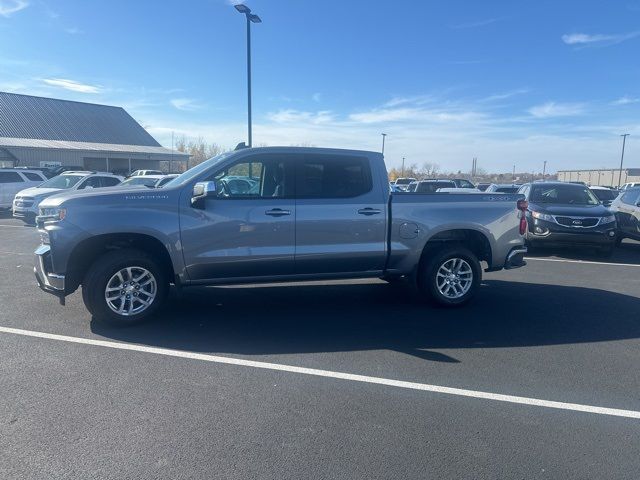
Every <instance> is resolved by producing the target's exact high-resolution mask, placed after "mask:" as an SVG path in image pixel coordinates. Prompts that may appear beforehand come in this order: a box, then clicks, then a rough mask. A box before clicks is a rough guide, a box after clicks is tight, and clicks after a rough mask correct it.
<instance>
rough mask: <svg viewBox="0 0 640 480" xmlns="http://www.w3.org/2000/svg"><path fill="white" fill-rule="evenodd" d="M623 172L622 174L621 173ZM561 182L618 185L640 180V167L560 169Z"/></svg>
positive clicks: (559, 178)
mask: <svg viewBox="0 0 640 480" xmlns="http://www.w3.org/2000/svg"><path fill="white" fill-rule="evenodd" d="M621 173H622V174H621ZM558 180H560V181H561V182H585V183H588V184H589V185H602V186H604V187H617V186H618V185H623V184H625V183H627V182H640V168H623V169H622V172H620V170H619V169H617V168H597V169H593V170H558Z"/></svg>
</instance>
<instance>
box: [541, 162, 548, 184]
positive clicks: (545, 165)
mask: <svg viewBox="0 0 640 480" xmlns="http://www.w3.org/2000/svg"><path fill="white" fill-rule="evenodd" d="M546 173H547V161H546V160H545V161H544V164H543V165H542V180H543V181H544V179H545V178H546Z"/></svg>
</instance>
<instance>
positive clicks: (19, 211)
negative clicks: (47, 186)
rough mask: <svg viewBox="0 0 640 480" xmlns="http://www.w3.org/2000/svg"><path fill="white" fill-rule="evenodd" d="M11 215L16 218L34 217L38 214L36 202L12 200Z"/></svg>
mask: <svg viewBox="0 0 640 480" xmlns="http://www.w3.org/2000/svg"><path fill="white" fill-rule="evenodd" d="M12 210H13V216H14V217H16V218H30V219H35V218H36V216H37V215H38V203H37V202H35V201H26V202H23V201H21V200H14V201H13V204H12Z"/></svg>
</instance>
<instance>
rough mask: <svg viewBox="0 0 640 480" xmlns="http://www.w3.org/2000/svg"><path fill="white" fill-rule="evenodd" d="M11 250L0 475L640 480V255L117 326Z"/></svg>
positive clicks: (0, 314)
mask: <svg viewBox="0 0 640 480" xmlns="http://www.w3.org/2000/svg"><path fill="white" fill-rule="evenodd" d="M0 239H1V242H0V271H1V272H2V273H3V275H1V276H0V355H1V360H0V372H1V373H0V392H1V394H0V425H1V426H0V478H34V479H35V478H38V479H41V478H172V479H178V478H208V479H211V478H225V479H231V478H238V479H247V478H279V479H280V478H292V479H294V478H295V479H300V478H309V479H311V478H340V479H342V478H344V479H352V478H402V479H404V478H445V477H446V478H459V479H466V478H468V479H476V478H518V479H521V478H522V479H525V478H532V479H533V478H535V479H538V478H551V479H557V478H581V479H584V478H607V479H613V478H620V479H631V478H637V476H638V472H639V471H640V456H638V447H639V445H640V444H639V442H638V439H639V438H640V370H639V369H638V365H640V318H639V316H638V313H639V312H640V308H639V307H640V275H639V273H640V243H635V242H629V241H625V242H624V243H623V245H622V247H621V248H620V249H618V250H617V251H616V253H615V255H614V256H613V257H612V258H610V259H606V260H604V259H602V258H599V257H597V256H592V255H590V253H589V252H567V251H565V252H539V253H536V254H535V256H534V257H533V258H531V259H530V260H529V262H528V265H527V267H525V268H523V269H519V270H514V271H509V272H497V273H491V274H486V275H485V281H484V285H483V287H482V289H481V292H480V294H479V296H478V298H477V299H476V301H474V302H473V303H472V304H471V305H469V306H467V307H464V308H461V309H456V310H446V309H439V308H434V307H430V306H425V305H423V304H421V303H419V302H417V301H416V300H415V298H413V297H412V296H411V295H408V294H407V293H406V292H405V291H403V290H402V289H399V288H396V287H393V286H390V285H387V284H386V283H383V282H379V281H349V282H330V283H320V282H313V283H306V284H304V285H295V286H293V285H260V286H251V287H244V286H242V287H235V286H234V287H207V288H197V289H187V290H185V291H184V292H183V293H182V294H181V295H179V296H178V295H177V294H175V293H172V296H171V298H170V301H169V302H168V305H167V307H166V308H165V309H164V311H163V312H162V314H161V315H160V317H159V318H158V319H157V320H156V321H155V322H152V323H147V324H144V325H141V326H137V327H133V328H127V329H113V328H110V327H106V326H103V325H101V324H97V323H94V322H92V321H91V318H90V317H89V316H88V314H87V312H86V310H85V309H84V306H83V305H82V301H81V299H80V295H79V294H78V293H77V292H76V293H75V294H73V295H72V296H71V297H69V298H68V299H67V300H68V301H67V306H65V307H62V306H59V305H58V304H57V301H56V299H55V298H54V297H52V296H50V295H47V294H45V293H43V292H41V291H40V290H39V289H38V288H37V286H36V285H35V280H34V278H33V273H32V252H33V250H34V249H35V247H36V246H37V244H38V236H37V232H36V231H35V230H34V229H33V228H31V227H26V226H23V225H22V223H21V222H19V221H16V220H13V219H11V218H10V217H7V216H3V217H0ZM443 387H448V388H450V390H447V388H443ZM503 396H505V397H503ZM548 402H557V403H548Z"/></svg>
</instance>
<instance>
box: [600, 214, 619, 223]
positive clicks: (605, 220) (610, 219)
mask: <svg viewBox="0 0 640 480" xmlns="http://www.w3.org/2000/svg"><path fill="white" fill-rule="evenodd" d="M615 221H616V216H615V215H607V216H606V217H602V220H600V223H611V222H615Z"/></svg>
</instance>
